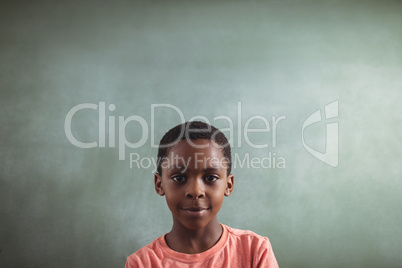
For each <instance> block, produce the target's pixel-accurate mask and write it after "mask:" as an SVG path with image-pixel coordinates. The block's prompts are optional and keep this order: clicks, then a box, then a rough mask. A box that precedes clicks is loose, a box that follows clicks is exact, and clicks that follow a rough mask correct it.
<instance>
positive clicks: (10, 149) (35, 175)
mask: <svg viewBox="0 0 402 268" xmlns="http://www.w3.org/2000/svg"><path fill="white" fill-rule="evenodd" d="M401 9H402V3H401V2H400V1H373V2H370V1H355V2H353V1H120V0H119V1H2V4H1V8H0V111H1V116H0V267H41V268H42V267H69V268H71V267H124V264H125V260H126V258H127V256H128V255H130V254H131V253H133V252H135V251H136V250H138V249H139V248H141V247H142V246H144V245H146V244H148V243H150V242H151V241H152V240H153V239H155V238H156V237H158V236H160V235H163V234H164V233H166V232H168V231H169V230H170V228H171V226H172V219H171V214H170V212H169V210H168V208H167V206H166V204H165V201H164V198H163V197H160V196H159V195H157V194H156V193H155V190H154V187H153V172H154V161H155V157H156V154H157V147H156V146H157V144H158V142H159V140H160V138H161V137H162V135H163V134H164V133H165V132H166V131H167V130H168V129H170V128H171V127H173V126H175V125H177V124H179V123H181V122H183V121H187V120H202V121H208V122H210V123H211V124H213V125H215V126H216V127H218V128H220V129H222V131H223V132H224V133H225V134H226V135H227V136H228V138H229V139H230V141H231V144H232V154H233V155H232V157H233V159H234V167H233V174H234V175H235V190H234V193H233V194H232V195H231V196H230V197H227V198H225V201H224V205H223V207H222V209H221V211H220V213H219V215H218V216H219V220H220V221H221V222H222V223H224V224H227V225H229V226H231V227H234V228H239V229H248V230H252V231H254V232H256V233H258V234H260V235H264V236H267V237H269V239H270V241H271V243H272V246H273V249H274V252H275V255H276V257H277V260H278V263H279V265H280V267H298V268H299V267H397V266H400V263H401V261H402V255H401V251H400V249H401V248H402V240H401V237H402V228H401V226H402V214H401V213H400V209H401V202H402V197H401V194H400V192H401V189H402V182H401V174H402V173H401V171H402V170H401V165H400V162H401V159H400V158H401V155H402V150H401V148H402V144H401V136H402V108H401V107H402V106H401V105H400V101H401V98H402V93H401V92H402V91H401V81H402V80H401V73H402V35H401V34H400V33H401V29H402V17H401V15H400V13H401V12H400V11H401Z"/></svg>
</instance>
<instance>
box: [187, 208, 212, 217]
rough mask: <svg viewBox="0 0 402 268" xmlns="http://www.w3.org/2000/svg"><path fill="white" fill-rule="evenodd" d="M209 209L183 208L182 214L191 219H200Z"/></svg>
mask: <svg viewBox="0 0 402 268" xmlns="http://www.w3.org/2000/svg"><path fill="white" fill-rule="evenodd" d="M208 209H209V208H205V207H186V208H183V210H184V212H185V213H186V214H188V215H189V216H192V217H201V216H202V215H204V214H205V213H206V211H207V210H208Z"/></svg>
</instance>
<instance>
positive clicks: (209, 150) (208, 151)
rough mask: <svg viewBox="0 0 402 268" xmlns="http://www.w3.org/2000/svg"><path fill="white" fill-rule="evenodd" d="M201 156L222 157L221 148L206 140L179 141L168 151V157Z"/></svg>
mask: <svg viewBox="0 0 402 268" xmlns="http://www.w3.org/2000/svg"><path fill="white" fill-rule="evenodd" d="M195 154H203V155H209V156H215V157H219V158H221V157H223V152H222V148H221V147H220V145H219V144H217V143H216V142H214V141H211V140H206V139H197V140H181V141H179V142H178V143H177V144H175V145H174V146H173V147H172V148H170V150H169V155H170V156H171V155H174V156H175V155H181V156H192V155H195Z"/></svg>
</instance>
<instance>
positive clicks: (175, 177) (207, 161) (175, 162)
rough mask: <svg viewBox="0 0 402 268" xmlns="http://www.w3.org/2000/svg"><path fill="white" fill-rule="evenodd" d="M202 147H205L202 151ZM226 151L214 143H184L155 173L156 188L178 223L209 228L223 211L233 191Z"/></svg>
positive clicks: (195, 141) (175, 149)
mask: <svg viewBox="0 0 402 268" xmlns="http://www.w3.org/2000/svg"><path fill="white" fill-rule="evenodd" d="M199 147H202V148H199ZM226 173H227V162H226V159H225V158H224V156H223V153H222V150H221V149H220V148H219V147H218V145H217V144H216V143H213V142H212V141H210V140H205V139H198V140H190V141H187V140H182V141H180V142H179V143H177V144H176V145H174V146H173V147H172V148H171V149H170V151H169V155H168V156H167V158H166V159H165V161H164V162H163V164H162V175H159V174H155V189H156V192H157V193H158V194H159V195H165V196H166V203H167V205H168V207H169V209H170V210H171V212H172V214H173V219H174V223H180V224H182V225H183V226H185V227H186V228H188V229H191V230H196V229H201V228H203V227H205V226H206V225H207V224H208V223H209V222H211V220H213V219H214V218H215V217H216V215H217V213H218V211H219V210H220V208H221V206H222V202H223V197H224V196H228V195H230V194H231V193H232V191H233V186H234V177H233V175H227V174H226Z"/></svg>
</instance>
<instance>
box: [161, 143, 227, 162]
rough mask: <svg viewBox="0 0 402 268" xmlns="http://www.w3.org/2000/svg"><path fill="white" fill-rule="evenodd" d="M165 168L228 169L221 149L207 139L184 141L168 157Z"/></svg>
mask: <svg viewBox="0 0 402 268" xmlns="http://www.w3.org/2000/svg"><path fill="white" fill-rule="evenodd" d="M165 160H167V161H165V163H164V166H163V167H165V168H174V167H182V166H185V167H187V168H189V167H192V168H195V169H199V168H202V169H206V168H215V169H222V168H226V167H227V165H226V164H227V163H226V161H225V158H224V155H223V152H222V149H221V147H220V146H219V145H218V144H217V143H215V142H213V141H211V140H206V139H198V140H182V141H180V142H178V143H177V144H176V145H174V146H173V147H172V148H171V149H170V150H169V153H168V155H167V157H166V159H165Z"/></svg>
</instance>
